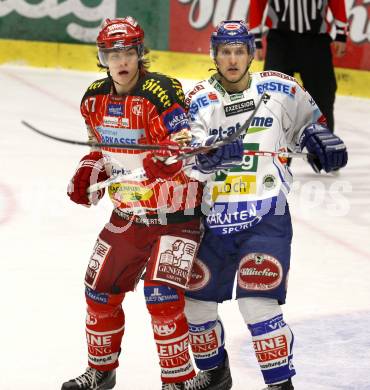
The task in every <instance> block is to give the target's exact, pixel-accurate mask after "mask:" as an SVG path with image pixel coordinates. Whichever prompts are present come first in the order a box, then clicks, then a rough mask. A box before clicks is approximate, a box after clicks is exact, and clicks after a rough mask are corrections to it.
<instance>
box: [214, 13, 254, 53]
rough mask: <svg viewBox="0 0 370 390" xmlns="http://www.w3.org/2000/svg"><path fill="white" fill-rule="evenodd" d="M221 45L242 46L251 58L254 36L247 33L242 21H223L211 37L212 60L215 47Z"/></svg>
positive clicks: (245, 25) (215, 50) (247, 30)
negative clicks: (245, 47)
mask: <svg viewBox="0 0 370 390" xmlns="http://www.w3.org/2000/svg"><path fill="white" fill-rule="evenodd" d="M221 44H229V45H237V44H244V45H246V46H247V49H248V53H249V55H251V56H253V55H254V52H255V50H256V45H255V43H254V35H253V34H252V33H251V32H250V31H249V29H248V26H247V24H246V23H245V21H244V20H224V21H223V22H221V23H219V24H218V25H217V27H216V30H215V31H214V32H213V33H212V35H211V47H210V55H211V58H212V59H215V58H216V54H217V46H218V45H221Z"/></svg>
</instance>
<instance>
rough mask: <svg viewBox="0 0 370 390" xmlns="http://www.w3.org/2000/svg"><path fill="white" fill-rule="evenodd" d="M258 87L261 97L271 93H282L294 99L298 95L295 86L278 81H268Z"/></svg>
mask: <svg viewBox="0 0 370 390" xmlns="http://www.w3.org/2000/svg"><path fill="white" fill-rule="evenodd" d="M256 87H257V91H258V94H259V95H262V94H263V93H265V92H268V91H271V92H277V93H282V94H284V95H287V96H289V97H291V98H293V99H294V97H295V93H296V87H295V86H292V85H290V84H286V83H282V82H278V81H268V82H265V83H259V84H257V85H256Z"/></svg>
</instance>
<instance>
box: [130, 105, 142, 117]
mask: <svg viewBox="0 0 370 390" xmlns="http://www.w3.org/2000/svg"><path fill="white" fill-rule="evenodd" d="M132 113H133V114H135V115H136V116H140V115H141V114H142V113H143V106H142V105H141V104H135V105H134V106H132Z"/></svg>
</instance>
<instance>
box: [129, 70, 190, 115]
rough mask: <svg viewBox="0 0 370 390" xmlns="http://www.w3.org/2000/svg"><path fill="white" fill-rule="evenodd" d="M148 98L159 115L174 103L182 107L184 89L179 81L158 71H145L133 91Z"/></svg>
mask: <svg viewBox="0 0 370 390" xmlns="http://www.w3.org/2000/svg"><path fill="white" fill-rule="evenodd" d="M133 94H134V95H135V96H142V97H144V98H146V99H147V100H149V101H150V102H151V103H152V104H153V105H154V106H155V107H156V108H157V111H158V114H159V115H160V114H161V113H162V112H164V111H166V110H168V109H169V108H170V107H172V106H173V105H174V104H175V103H177V104H179V105H180V106H182V107H184V100H185V96H184V91H183V89H182V85H181V83H180V82H179V81H178V80H176V79H174V78H171V77H168V76H166V75H163V74H160V73H147V74H146V75H145V76H144V77H143V78H142V79H141V80H140V81H139V83H138V85H137V87H136V88H135V91H134V93H133Z"/></svg>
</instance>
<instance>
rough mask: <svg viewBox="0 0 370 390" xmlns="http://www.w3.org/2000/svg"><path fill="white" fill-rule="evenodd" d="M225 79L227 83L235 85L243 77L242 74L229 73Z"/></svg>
mask: <svg viewBox="0 0 370 390" xmlns="http://www.w3.org/2000/svg"><path fill="white" fill-rule="evenodd" d="M224 76H225V78H226V80H227V81H229V82H231V83H233V82H235V81H238V80H239V79H240V77H241V72H235V71H233V72H227V73H226V74H225V75H224Z"/></svg>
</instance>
